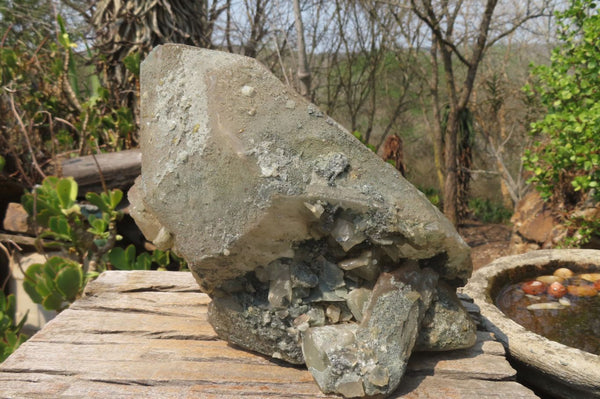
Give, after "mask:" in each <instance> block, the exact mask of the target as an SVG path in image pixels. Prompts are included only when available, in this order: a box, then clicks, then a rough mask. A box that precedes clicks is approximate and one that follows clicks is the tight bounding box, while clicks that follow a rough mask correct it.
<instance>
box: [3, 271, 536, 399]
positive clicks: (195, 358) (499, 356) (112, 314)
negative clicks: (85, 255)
mask: <svg viewBox="0 0 600 399" xmlns="http://www.w3.org/2000/svg"><path fill="white" fill-rule="evenodd" d="M209 302H210V299H209V298H208V297H207V296H206V295H205V294H202V293H200V291H199V290H198V286H197V284H196V282H195V280H194V278H193V277H192V276H191V274H190V273H185V272H156V271H110V272H106V273H103V274H102V275H101V276H100V277H99V278H98V279H97V280H95V281H94V282H92V283H90V284H89V285H88V287H87V289H86V293H85V295H84V297H83V298H81V299H79V300H78V301H76V302H75V303H74V304H73V305H72V306H71V307H70V308H69V309H67V310H65V311H64V312H62V313H61V314H60V315H58V316H57V317H56V318H55V319H54V320H52V321H51V322H50V323H48V324H47V325H46V326H45V327H44V328H43V329H42V330H41V331H40V332H38V333H37V334H36V335H34V336H33V337H32V338H30V339H29V340H28V341H27V342H26V343H25V344H23V345H22V346H21V347H20V348H19V349H18V350H17V351H16V352H15V353H13V354H12V355H11V356H10V357H9V358H8V359H7V360H6V361H5V362H4V363H2V365H0V397H2V398H239V397H244V398H327V397H336V396H333V395H324V394H322V393H321V392H320V391H319V389H318V387H317V385H316V384H315V383H314V382H313V379H312V377H311V375H310V373H309V372H308V371H307V370H306V369H305V368H301V367H293V366H290V365H286V364H283V363H279V362H274V361H272V360H270V359H268V358H266V357H264V356H261V355H257V354H254V353H251V352H248V351H245V350H242V349H239V348H237V347H234V346H231V345H229V344H228V343H227V342H224V341H222V340H220V339H218V338H217V336H216V334H215V332H214V331H213V329H212V327H211V326H210V325H209V324H208V322H207V318H206V311H207V304H208V303H209ZM478 334H479V337H478V338H479V339H478V341H477V344H476V345H475V346H474V347H473V348H471V349H469V350H460V351H453V352H444V353H417V354H413V356H412V357H411V360H410V362H409V366H408V370H407V373H406V374H405V376H404V377H403V380H402V383H401V385H400V387H399V388H398V390H397V391H396V393H395V394H394V395H392V396H391V397H394V398H400V397H403V398H435V399H438V398H478V399H479V398H502V399H507V398H511V399H513V398H535V397H537V396H535V395H534V393H533V392H532V391H530V390H529V389H527V388H525V387H524V386H522V385H520V384H519V383H517V382H516V381H515V371H514V370H513V369H512V368H511V366H510V365H509V363H508V362H507V361H506V359H505V357H504V348H503V347H502V345H501V344H500V343H498V342H496V341H494V340H493V338H492V337H491V336H490V335H489V334H488V333H486V332H479V333H478Z"/></svg>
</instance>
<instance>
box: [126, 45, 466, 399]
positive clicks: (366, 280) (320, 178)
mask: <svg viewBox="0 0 600 399" xmlns="http://www.w3.org/2000/svg"><path fill="white" fill-rule="evenodd" d="M140 96H141V110H140V116H141V133H140V146H141V149H142V174H141V176H140V177H139V178H138V179H137V181H136V184H135V185H134V187H132V189H131V190H130V191H129V199H130V202H131V208H130V209H131V215H132V216H133V217H134V219H135V220H136V222H137V224H138V225H139V226H140V228H141V230H142V232H143V233H144V234H145V235H146V237H147V238H148V239H150V240H152V241H153V242H154V243H155V244H156V245H157V247H159V248H161V249H168V248H171V249H173V250H174V251H175V252H176V253H177V254H179V255H180V256H183V257H184V258H185V260H186V261H187V262H188V265H189V268H190V270H191V272H192V273H193V275H194V276H195V278H196V279H197V281H198V284H199V285H200V288H201V289H202V290H203V291H204V292H206V293H208V294H209V295H210V296H211V298H212V299H213V301H212V303H211V305H210V307H209V321H210V322H211V324H212V325H213V327H214V328H215V331H216V332H217V333H218V335H219V336H220V337H222V338H223V339H226V340H229V341H230V342H233V343H236V344H238V345H240V346H242V347H244V348H247V349H250V350H253V351H258V352H261V353H264V354H266V355H269V356H272V357H274V358H279V359H284V360H286V361H288V362H291V363H295V364H302V363H304V362H305V357H304V355H303V353H302V350H301V345H302V340H303V337H304V339H306V337H308V339H309V341H310V340H312V341H314V342H317V341H318V342H321V341H323V340H328V338H327V337H328V335H327V334H333V335H334V336H335V335H338V334H339V335H340V338H339V339H338V338H336V339H335V340H334V341H332V345H333V346H332V347H323V346H322V345H321V344H318V342H317V343H315V344H313V345H312V346H311V345H309V346H306V345H305V348H306V353H316V354H315V359H317V358H318V359H322V360H321V361H322V362H326V359H330V357H331V356H334V357H335V356H338V355H340V356H341V357H342V358H344V359H346V360H344V361H347V362H349V364H350V363H352V362H354V361H355V360H352V359H353V358H352V356H355V357H356V362H358V363H356V364H361V365H362V366H361V367H362V368H361V370H358V371H357V370H354V369H353V370H354V371H353V373H354V374H352V373H350V374H348V377H347V378H346V379H345V380H339V379H338V380H335V381H333V382H326V383H324V384H325V385H326V386H328V387H329V385H332V386H333V388H332V389H333V391H335V392H339V393H342V394H344V395H347V396H353V395H362V394H363V393H362V392H363V391H364V395H371V394H372V393H373V392H383V393H389V392H391V390H392V389H393V387H394V386H395V385H397V382H398V381H399V380H400V378H401V376H402V372H403V369H404V366H403V365H404V364H405V362H406V361H407V359H408V357H409V356H410V352H411V350H412V348H413V346H414V340H416V337H417V336H418V335H419V331H420V329H421V327H420V326H421V323H425V324H424V325H426V326H427V327H426V329H429V330H428V331H429V332H428V333H427V334H428V335H427V337H424V339H423V340H421V341H422V345H421V344H420V345H421V346H423V347H425V348H426V347H431V348H432V349H439V348H438V347H440V348H441V349H444V348H445V345H446V344H439V343H437V342H433V341H434V340H435V337H437V336H440V335H441V334H440V333H438V332H436V330H435V328H433V326H432V325H431V323H434V324H435V323H437V321H435V320H436V318H437V317H442V318H447V317H450V318H453V317H454V316H448V313H447V312H445V311H442V310H443V308H439V309H438V307H437V305H435V306H432V307H431V309H430V310H429V312H431V314H428V313H427V311H428V308H429V306H430V304H431V303H433V304H435V303H436V300H438V294H437V291H438V290H437V289H436V288H435V287H436V285H435V284H434V285H433V288H431V287H430V285H431V284H430V283H432V282H431V281H430V280H439V281H443V282H444V283H445V284H447V286H448V287H449V293H448V295H450V296H452V295H454V289H455V288H456V287H458V286H461V285H463V284H464V283H465V282H466V280H467V279H468V278H469V276H470V274H471V271H472V268H471V263H470V254H469V249H468V247H467V245H466V244H465V243H464V241H463V240H462V239H461V238H460V236H459V235H458V234H457V232H456V231H455V229H454V227H453V226H452V225H451V223H450V222H449V221H448V220H447V219H446V218H445V217H444V216H443V215H442V214H441V213H440V212H439V211H438V209H437V208H436V207H434V206H433V205H432V204H431V203H429V201H428V200H427V199H426V197H425V196H424V195H423V194H422V193H421V192H419V191H418V190H417V189H415V188H414V187H413V186H412V185H411V184H410V183H408V182H407V181H406V180H405V179H404V178H403V177H402V176H401V175H400V174H399V173H398V171H397V170H395V169H394V168H393V167H392V166H391V165H389V164H386V163H385V162H383V161H382V160H381V159H379V158H378V157H377V156H376V155H375V154H374V153H373V152H371V151H370V150H369V149H368V148H366V147H365V146H364V145H363V144H362V143H360V142H359V141H358V140H357V139H356V138H355V137H353V136H352V135H351V134H350V133H348V132H347V131H346V130H344V129H343V128H342V127H341V126H340V125H339V124H338V123H336V122H335V121H334V120H332V119H331V118H329V117H327V116H326V115H324V114H323V113H322V112H321V111H319V109H318V108H317V107H316V106H314V105H313V104H310V103H308V102H307V101H306V100H305V99H304V98H302V97H301V96H299V95H298V94H296V93H295V92H294V91H293V90H292V89H290V88H289V87H287V86H285V85H283V84H282V83H281V82H280V81H279V80H278V79H277V78H276V77H275V76H273V75H272V74H271V73H270V72H269V71H268V70H267V69H266V68H265V67H264V66H262V65H261V64H260V63H258V62H257V61H256V60H254V59H251V58H246V57H242V56H239V55H234V54H228V53H223V52H217V51H210V50H205V49H198V48H193V47H189V46H184V45H176V44H169V45H163V46H158V47H157V48H155V49H154V50H153V51H152V52H151V53H150V54H149V55H148V57H147V58H146V60H145V61H144V62H143V63H142V66H141V88H140ZM408 267H409V268H410V273H414V274H415V275H416V277H414V281H413V280H410V278H409V279H408V280H405V277H406V278H408V277H407V276H404V277H402V278H400V274H402V273H404V272H402V273H400V272H399V271H400V270H405V269H404V268H408ZM406 270H409V269H406ZM399 273H400V274H399ZM433 275H435V276H436V277H435V279H434V278H432V277H431V276H433ZM411 278H412V277H411ZM409 280H410V281H411V282H406V281H409ZM425 281H427V283H426V284H425V283H421V282H425ZM400 282H401V283H400ZM425 286H427V289H425V288H423V287H425ZM382 287H386V289H388V291H385V290H384V289H383V288H382ZM409 287H410V288H409ZM382 290H383V291H382ZM384 291H385V292H384ZM442 302H443V303H446V302H447V303H451V301H442ZM400 304H402V308H401V309H402V310H397V309H396V307H395V306H396V305H398V306H399V305H400ZM392 308H393V309H392ZM463 311H464V310H463ZM458 312H461V310H458ZM426 314H427V316H426ZM465 314H466V313H465ZM422 320H423V321H422ZM431 320H434V321H433V322H432V321H431ZM447 323H449V324H452V320H447ZM391 325H396V326H401V327H402V328H400V329H399V330H401V331H402V333H401V335H395V333H394V332H392V330H391V329H390V328H388V327H386V326H391ZM384 327H385V328H384ZM424 328H425V327H424ZM338 329H339V331H338ZM463 330H464V328H463V327H460V328H458V329H456V331H458V332H460V333H461V334H463V335H468V334H472V333H473V331H469V332H468V333H465V332H464V331H463ZM321 331H323V332H322V333H321ZM319 334H321V335H319ZM386 334H387V335H386ZM311 337H312V338H311ZM469 339H470V338H465V337H460V338H459V339H457V340H454V341H457V342H458V341H460V342H465V341H469ZM319 340H321V341H319ZM352 340H354V341H352ZM385 340H391V341H390V342H395V343H396V342H400V343H401V344H399V345H400V346H399V348H401V349H398V350H396V349H393V348H392V347H391V346H390V347H389V350H390V351H392V352H389V353H394V354H395V355H397V356H399V357H400V359H398V360H397V361H392V360H390V359H389V356H388V355H386V353H384V352H382V351H381V350H380V348H381V347H383V346H385V345H384V342H385ZM421 341H419V342H421ZM446 341H448V340H446ZM454 341H452V342H454ZM352 342H354V343H352ZM394 345H395V344H394ZM346 347H347V348H346ZM310 348H312V349H310ZM344 348H346V349H344ZM352 348H355V349H352ZM392 349H393V350H392ZM330 354H333V355H331V356H330ZM342 355H343V356H342ZM323 359H325V360H323ZM315 361H316V362H317V363H313V361H309V367H310V368H311V371H313V372H314V373H315V378H316V379H317V380H318V378H317V374H318V373H317V371H318V370H321V369H322V367H321V366H315V364H318V362H319V360H315ZM360 362H363V363H360ZM340 364H341V363H340ZM363 366H364V367H363ZM344 367H345V366H344ZM348 367H350V366H348ZM352 367H354V366H352ZM363 368H364V369H363ZM325 370H326V371H324V372H325V373H330V371H328V369H325ZM351 376H354V377H351ZM328 384H329V385H328ZM327 389H329V388H327Z"/></svg>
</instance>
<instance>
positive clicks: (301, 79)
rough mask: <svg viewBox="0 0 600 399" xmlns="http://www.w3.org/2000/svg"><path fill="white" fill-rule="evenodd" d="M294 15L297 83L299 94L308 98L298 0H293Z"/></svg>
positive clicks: (308, 72) (308, 76) (302, 29)
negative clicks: (296, 38) (296, 40)
mask: <svg viewBox="0 0 600 399" xmlns="http://www.w3.org/2000/svg"><path fill="white" fill-rule="evenodd" d="M294 17H295V24H296V36H297V37H298V85H299V87H298V88H299V92H300V95H302V96H303V97H305V98H307V99H309V100H310V78H311V76H310V68H309V66H308V59H307V57H306V46H305V44H304V24H303V23H302V13H301V12H300V0H294Z"/></svg>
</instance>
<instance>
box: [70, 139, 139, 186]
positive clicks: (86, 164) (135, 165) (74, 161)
mask: <svg viewBox="0 0 600 399" xmlns="http://www.w3.org/2000/svg"><path fill="white" fill-rule="evenodd" d="M95 157H96V160H97V161H98V165H100V170H101V171H102V176H104V179H105V181H106V185H107V186H108V188H120V189H122V190H127V189H128V188H129V187H131V186H132V185H133V182H134V180H135V178H136V177H137V176H139V174H140V172H141V167H142V153H141V151H140V150H139V149H134V150H125V151H119V152H110V153H105V154H98V155H95ZM98 165H96V162H95V161H94V157H93V156H91V155H86V156H83V157H78V158H71V159H67V160H64V161H62V163H61V169H62V174H63V176H72V177H73V178H74V179H75V181H76V182H77V184H78V185H79V194H80V195H84V194H85V193H86V192H88V191H97V192H100V191H102V184H101V180H100V173H99V172H98Z"/></svg>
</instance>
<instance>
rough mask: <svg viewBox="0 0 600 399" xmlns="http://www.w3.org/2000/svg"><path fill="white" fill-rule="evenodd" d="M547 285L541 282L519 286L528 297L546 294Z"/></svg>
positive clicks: (529, 282)
mask: <svg viewBox="0 0 600 399" xmlns="http://www.w3.org/2000/svg"><path fill="white" fill-rule="evenodd" d="M546 287H547V285H546V284H544V283H542V282H541V281H537V280H535V281H527V282H525V283H523V284H522V285H521V289H522V290H523V292H524V293H526V294H529V295H540V294H542V293H544V292H546Z"/></svg>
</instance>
